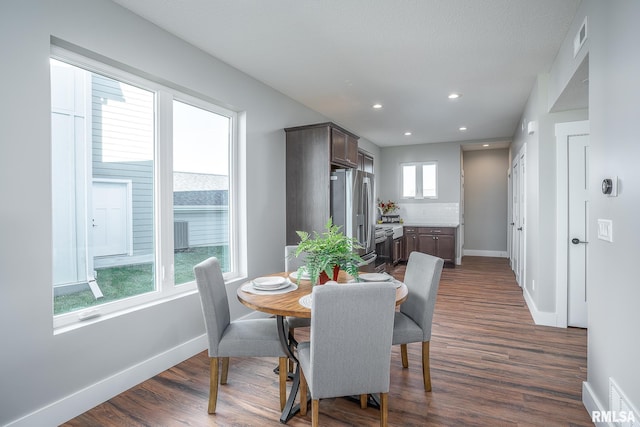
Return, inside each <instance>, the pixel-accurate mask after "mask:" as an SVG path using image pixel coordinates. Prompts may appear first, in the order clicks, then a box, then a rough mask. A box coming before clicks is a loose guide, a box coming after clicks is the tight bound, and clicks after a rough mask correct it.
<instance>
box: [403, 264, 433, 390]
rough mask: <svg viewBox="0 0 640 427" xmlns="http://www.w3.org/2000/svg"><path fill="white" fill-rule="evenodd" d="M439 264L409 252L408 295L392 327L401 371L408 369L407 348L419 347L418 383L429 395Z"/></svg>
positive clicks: (406, 273)
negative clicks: (420, 349) (416, 345)
mask: <svg viewBox="0 0 640 427" xmlns="http://www.w3.org/2000/svg"><path fill="white" fill-rule="evenodd" d="M443 264H444V261H443V260H442V259H441V258H437V257H434V256H431V255H427V254H424V253H421V252H411V255H409V261H408V262H407V269H406V271H405V275H404V283H405V285H407V288H408V289H409V295H408V296H407V300H406V301H405V302H404V303H403V304H402V305H401V306H400V311H398V312H396V314H395V320H394V323H393V345H397V344H400V354H401V357H402V367H403V368H408V367H409V358H408V356H407V344H408V343H414V342H421V343H422V380H423V383H424V390H425V391H431V370H430V368H429V342H430V340H431V324H432V321H433V310H434V308H435V305H436V296H437V294H438V287H439V286H440V275H441V274H442V266H443Z"/></svg>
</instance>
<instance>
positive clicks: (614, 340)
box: [512, 0, 640, 416]
mask: <svg viewBox="0 0 640 427" xmlns="http://www.w3.org/2000/svg"><path fill="white" fill-rule="evenodd" d="M585 16H588V39H587V42H586V43H585V45H584V46H583V48H582V50H581V51H580V52H579V53H578V55H577V56H576V57H575V58H574V56H573V46H572V44H573V37H574V35H575V33H576V32H577V31H578V29H579V27H580V25H582V23H583V21H584V18H585ZM638 18H640V2H637V1H632V0H621V1H616V2H601V1H598V0H586V1H584V2H583V3H582V5H581V7H580V9H579V11H578V13H577V15H576V17H575V19H574V22H573V23H572V26H571V29H570V30H569V32H568V34H567V38H566V39H565V41H564V43H563V45H562V47H561V49H560V51H559V52H558V56H557V58H556V61H555V63H554V65H553V67H552V68H551V71H550V74H548V75H547V74H542V75H540V76H539V78H538V81H537V84H536V87H535V88H534V89H533V91H532V93H531V96H530V99H529V101H528V103H527V107H526V109H525V112H524V114H523V117H522V121H523V122H525V123H526V122H527V121H529V120H534V121H537V122H538V125H539V130H538V132H536V134H534V135H527V134H526V131H523V130H522V129H521V128H520V127H519V128H518V129H517V130H516V134H515V136H514V144H513V147H512V155H515V153H517V151H518V149H519V148H520V147H522V146H523V145H524V144H525V143H526V146H527V204H528V208H527V215H528V217H527V219H526V220H527V225H526V229H527V271H526V284H525V295H527V294H528V296H529V300H528V303H531V304H530V306H529V308H530V310H531V311H532V314H533V316H534V319H536V321H540V320H542V321H543V322H544V321H547V320H553V319H554V317H555V294H556V286H565V284H563V283H558V284H556V283H555V281H554V277H553V276H554V274H555V268H556V266H555V260H554V258H555V247H554V244H553V242H554V241H555V231H554V230H555V223H556V221H563V220H564V219H563V218H556V215H555V212H556V206H555V202H554V198H555V181H556V178H555V153H554V151H555V138H554V136H553V128H554V127H555V124H556V123H560V122H568V121H578V120H585V119H588V120H589V121H590V129H591V135H590V172H589V184H590V188H591V190H590V195H589V196H590V210H589V221H588V227H589V233H590V235H591V236H594V238H592V239H591V240H590V243H589V246H588V257H589V258H588V264H587V295H588V302H589V311H588V361H587V364H588V366H587V382H586V384H585V387H584V389H583V391H584V394H583V401H584V402H585V405H586V406H587V408H588V409H590V410H611V408H610V407H609V403H608V400H609V379H610V378H612V379H614V380H615V381H616V382H617V384H618V385H619V386H620V388H621V389H622V391H623V393H625V394H626V396H627V398H628V399H629V403H630V404H631V405H633V406H635V409H636V410H638V409H639V408H640V368H639V366H638V360H640V342H639V341H638V339H637V336H638V327H639V326H640V317H638V315H637V312H638V308H637V304H638V301H640V286H638V279H637V268H635V264H634V256H635V255H637V254H638V253H640V240H639V239H638V235H640V225H638V221H637V216H638V215H637V212H638V211H639V210H640V191H639V184H640V170H639V168H638V162H637V159H638V158H639V157H640V145H639V144H638V143H637V140H638V136H637V134H638V132H637V130H636V129H635V125H636V123H637V121H638V117H640V105H639V104H638V102H637V99H636V96H635V94H637V93H640V79H638V77H637V76H638V75H640V58H639V57H638V56H637V55H635V54H634V53H635V52H636V51H637V47H636V41H637V40H638V39H640V27H639V26H638V25H637V21H638ZM587 53H588V61H589V111H588V113H587V111H585V110H578V111H567V112H562V113H553V114H550V113H548V111H549V109H550V108H551V106H552V105H554V104H555V101H556V100H557V99H558V97H559V96H560V94H561V93H562V91H563V90H564V87H565V86H566V84H567V82H569V80H570V79H571V77H572V75H573V73H574V72H575V70H576V69H577V68H578V66H579V65H580V63H581V62H582V60H583V59H584V58H585V56H586V55H587ZM525 130H526V126H525ZM613 175H618V176H619V177H620V182H621V193H620V196H619V197H617V198H609V197H606V196H604V195H602V193H601V192H600V183H601V181H602V179H603V178H604V177H610V176H613ZM598 218H603V219H611V220H613V224H614V225H613V228H614V232H613V236H614V241H613V242H612V243H609V242H604V241H601V240H598V239H596V238H595V236H596V235H597V222H596V220H597V219H598ZM533 280H535V281H536V288H535V290H534V289H533V287H532V281H533ZM636 416H638V413H636Z"/></svg>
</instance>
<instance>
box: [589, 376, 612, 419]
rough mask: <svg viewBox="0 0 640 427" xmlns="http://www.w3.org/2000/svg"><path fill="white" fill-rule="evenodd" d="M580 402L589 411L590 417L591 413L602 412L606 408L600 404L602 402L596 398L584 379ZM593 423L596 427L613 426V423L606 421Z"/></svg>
mask: <svg viewBox="0 0 640 427" xmlns="http://www.w3.org/2000/svg"><path fill="white" fill-rule="evenodd" d="M582 404H583V405H584V407H585V409H586V410H587V412H588V413H589V417H590V418H591V414H593V413H594V412H598V411H600V412H603V411H606V410H607V408H606V407H604V406H602V403H601V402H600V400H598V398H597V397H596V395H595V393H594V392H593V389H592V388H591V386H590V385H589V383H588V382H586V381H584V382H583V383H582ZM594 424H595V425H596V426H597V427H605V426H607V427H613V424H611V423H608V422H597V423H594Z"/></svg>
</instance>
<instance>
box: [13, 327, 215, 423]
mask: <svg viewBox="0 0 640 427" xmlns="http://www.w3.org/2000/svg"><path fill="white" fill-rule="evenodd" d="M208 345H209V342H208V340H207V335H206V334H204V335H200V336H198V337H195V338H193V339H191V340H189V341H187V342H185V343H182V344H180V345H178V346H176V347H173V348H171V349H169V350H167V351H165V352H162V353H160V354H157V355H155V356H153V357H151V358H149V359H147V360H145V361H143V362H141V363H138V364H137V365H134V366H130V367H128V368H127V369H125V370H123V371H121V372H118V373H117V374H115V375H112V376H111V377H108V378H105V379H103V380H100V381H98V382H96V383H94V384H91V385H90V386H88V387H85V388H83V389H82V390H78V391H76V392H75V393H72V394H70V395H68V396H66V397H63V398H62V399H60V400H58V401H56V402H53V403H50V404H49V405H47V406H45V407H43V408H40V409H37V410H36V411H34V412H32V413H30V414H27V415H25V416H24V417H22V418H19V419H17V420H14V421H12V422H10V423H9V424H7V427H23V426H24V427H28V426H44V425H59V424H62V423H64V422H66V421H68V420H70V419H71V418H73V417H76V416H78V415H80V414H82V413H84V412H86V411H88V410H89V409H91V408H93V407H95V406H97V405H99V404H101V403H103V402H105V401H107V400H109V399H111V398H112V397H114V396H117V395H118V394H120V393H122V392H123V391H125V390H128V389H130V388H131V387H133V386H135V385H138V384H140V383H141V382H143V381H146V380H148V379H149V378H152V377H154V376H155V375H157V374H159V373H160V372H163V371H165V370H167V369H169V368H171V367H172V366H175V365H177V364H178V363H180V362H182V361H184V360H186V359H188V358H190V357H193V356H195V355H196V354H198V353H200V352H201V351H203V350H205V349H207V348H208Z"/></svg>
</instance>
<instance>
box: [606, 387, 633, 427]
mask: <svg viewBox="0 0 640 427" xmlns="http://www.w3.org/2000/svg"><path fill="white" fill-rule="evenodd" d="M609 408H610V410H611V414H610V418H611V419H610V420H607V421H610V422H611V425H613V426H616V427H640V413H639V412H638V410H637V409H636V408H634V407H633V405H632V404H631V402H630V401H629V399H628V398H627V396H626V395H625V394H624V393H623V392H622V390H621V389H620V386H619V385H618V384H617V383H616V382H615V381H614V380H613V378H609Z"/></svg>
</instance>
